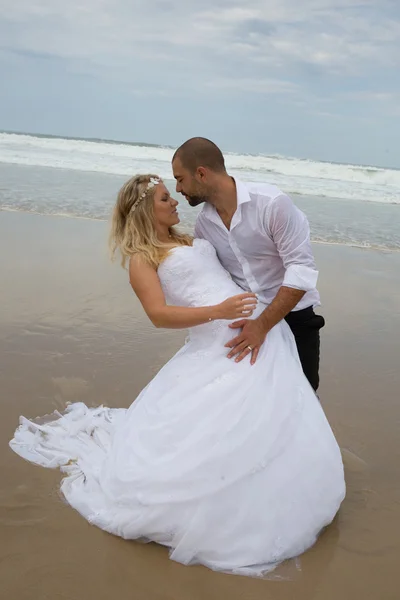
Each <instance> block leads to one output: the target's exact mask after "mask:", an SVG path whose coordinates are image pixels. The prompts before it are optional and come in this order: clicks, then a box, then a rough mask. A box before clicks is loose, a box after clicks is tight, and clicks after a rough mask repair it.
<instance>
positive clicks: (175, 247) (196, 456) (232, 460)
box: [10, 175, 345, 575]
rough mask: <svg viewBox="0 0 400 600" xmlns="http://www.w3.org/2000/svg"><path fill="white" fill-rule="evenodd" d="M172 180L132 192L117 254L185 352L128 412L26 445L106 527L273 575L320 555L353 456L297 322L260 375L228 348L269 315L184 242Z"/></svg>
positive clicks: (72, 423) (70, 420)
mask: <svg viewBox="0 0 400 600" xmlns="http://www.w3.org/2000/svg"><path fill="white" fill-rule="evenodd" d="M177 204H178V203H177V202H176V200H174V199H173V198H171V196H170V194H169V192H168V190H167V188H166V187H165V185H164V184H163V182H162V180H161V179H160V178H158V177H157V176H153V175H138V176H136V177H133V178H132V179H130V180H129V181H128V182H127V183H126V184H125V185H124V186H123V187H122V189H121V190H120V192H119V195H118V200H117V203H116V206H115V209H114V214H113V223H112V231H111V241H112V247H113V252H114V253H115V252H116V251H117V250H118V251H119V252H120V253H121V255H122V264H123V266H124V265H125V264H126V262H127V261H129V277H130V283H131V285H132V288H133V290H134V291H135V293H136V294H137V296H138V298H139V299H140V301H141V303H142V305H143V307H144V309H145V311H146V313H147V315H148V317H149V318H150V319H151V321H152V322H153V323H154V325H155V326H156V327H162V328H172V329H177V328H182V329H185V328H188V329H189V336H188V339H187V342H186V343H185V345H184V346H183V347H182V348H181V349H180V350H179V351H178V353H177V354H176V355H175V356H174V357H173V358H172V359H171V360H170V361H169V362H168V363H167V364H166V365H165V366H164V367H163V368H162V369H161V370H160V371H159V373H158V374H157V375H156V377H155V378H154V379H153V380H152V381H151V382H150V383H149V384H148V385H147V386H146V388H145V389H144V390H143V391H142V392H141V393H140V395H139V396H138V398H137V399H136V400H135V401H134V402H133V403H132V405H131V406H130V407H129V408H128V409H109V408H105V407H103V406H101V407H98V408H87V407H86V406H85V405H84V404H82V403H76V404H71V405H69V406H68V407H67V409H66V411H65V413H63V414H62V415H61V414H59V415H56V416H58V418H57V419H54V418H52V419H51V420H48V421H47V422H45V423H44V424H43V423H42V422H41V423H35V422H34V421H29V420H27V419H26V418H24V417H21V419H20V426H19V428H18V429H17V431H16V432H15V435H14V438H13V440H12V441H11V442H10V445H11V448H12V449H13V450H14V451H15V452H17V453H18V454H19V455H21V456H22V457H23V458H25V459H26V460H29V461H31V462H33V463H36V464H40V465H42V466H44V467H52V468H54V467H60V468H61V470H62V471H63V472H64V473H65V474H66V477H65V478H64V480H63V482H62V485H61V490H62V493H63V495H64V496H65V498H66V500H67V501H68V503H69V504H70V505H71V506H72V507H73V508H74V509H76V510H77V511H79V512H80V513H81V515H82V516H83V517H85V518H86V519H87V520H88V521H89V522H90V523H93V524H94V525H96V526H98V527H100V528H102V529H104V530H106V531H108V532H110V533H113V534H115V535H119V536H122V537H123V538H127V539H138V540H141V541H155V542H157V543H159V544H163V545H165V546H167V547H169V549H170V556H171V558H172V559H173V560H176V561H179V562H181V563H183V564H186V565H188V564H196V563H200V564H203V565H206V566H207V567H209V568H211V569H214V570H221V571H226V572H231V573H239V574H247V575H261V574H263V573H265V572H268V571H269V570H271V569H273V568H274V567H275V566H276V565H277V564H278V563H280V562H282V561H283V560H285V559H288V558H292V557H294V556H297V555H299V554H301V553H302V552H304V551H305V550H306V549H308V548H310V547H311V546H312V545H313V544H314V542H315V541H316V539H317V537H318V534H319V533H320V531H321V530H322V529H323V528H324V527H325V526H326V525H328V524H329V523H331V521H332V520H333V518H334V516H335V515H336V513H337V511H338V509H339V507H340V504H341V502H342V500H343V498H344V495H345V482H344V475H343V464H342V459H341V453H340V450H339V447H338V445H337V442H336V440H335V437H334V435H333V433H332V431H331V428H330V426H329V424H328V422H327V420H326V417H325V415H324V412H323V410H322V408H321V406H320V403H319V402H318V399H317V398H316V396H315V393H314V391H313V390H312V388H311V386H310V385H309V383H308V381H307V380H306V378H305V376H304V374H303V371H302V367H301V365H300V361H299V358H298V353H297V349H296V345H295V341H294V338H293V335H292V333H291V331H290V329H289V326H288V325H287V324H286V322H285V321H282V322H280V323H278V325H276V326H275V327H274V328H273V329H272V330H271V331H270V332H269V334H268V337H267V340H266V342H265V343H264V344H263V345H262V347H261V349H260V354H259V356H258V360H257V362H256V363H255V364H254V365H251V364H250V359H245V360H243V361H242V362H240V363H235V362H233V361H232V360H229V359H228V358H227V350H226V348H225V347H224V346H225V344H226V343H227V341H229V339H231V338H232V336H233V335H235V332H234V331H232V329H230V328H229V327H228V324H229V323H230V322H232V320H235V319H237V318H243V316H245V317H256V316H257V315H258V314H260V313H261V312H262V310H263V309H264V308H265V306H263V305H261V304H260V303H257V299H256V297H255V296H254V295H253V294H249V293H243V290H241V288H239V287H238V286H237V285H236V284H235V283H234V282H233V281H232V279H231V277H230V275H229V274H228V273H227V272H226V271H225V270H224V269H223V267H222V266H221V264H220V262H219V261H218V258H217V256H216V252H215V250H214V248H213V246H212V245H211V244H210V243H209V242H207V241H206V240H202V239H194V240H193V239H192V238H191V237H189V236H188V235H184V234H182V233H179V232H178V231H177V230H176V229H175V227H174V226H175V225H176V224H177V223H179V217H178V213H177Z"/></svg>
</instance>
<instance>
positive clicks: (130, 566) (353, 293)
mask: <svg viewBox="0 0 400 600" xmlns="http://www.w3.org/2000/svg"><path fill="white" fill-rule="evenodd" d="M106 238H107V225H106V224H105V223H102V222H93V221H85V220H73V219H61V218H51V217H39V216H33V215H23V214H17V213H15V214H13V213H4V212H3V213H1V212H0V276H1V287H0V298H1V313H0V383H1V386H0V394H1V406H2V419H1V421H0V435H1V446H0V469H1V481H2V485H1V490H0V537H1V541H2V543H1V547H0V598H4V599H6V598H7V599H10V600H42V599H43V600H44V599H47V598H48V599H51V600H56V599H68V600H88V599H89V598H96V600H103V599H104V600H106V599H107V600H109V598H110V597H115V598H118V600H125V599H128V598H129V599H131V598H135V599H139V600H142V599H143V600H161V599H162V600H167V599H171V600H172V599H173V600H183V599H185V600H189V599H190V600H203V599H205V598H207V600H208V599H210V600H214V599H215V600H217V599H218V600H220V599H222V598H224V599H225V598H227V599H228V598H229V599H230V600H239V599H240V600H242V599H245V600H261V599H262V600H314V599H315V600H338V599H339V598H340V599H343V600H346V599H347V598H349V599H350V598H351V599H353V598H362V599H363V600H392V599H393V600H395V599H396V600H397V599H398V598H399V597H400V593H399V591H398V577H397V572H398V568H399V564H400V443H399V426H400V408H399V390H400V374H399V363H400V360H399V346H400V341H399V340H400V253H398V254H396V253H393V254H391V253H381V252H374V251H366V250H358V249H354V248H346V247H340V246H323V245H315V255H316V258H317V262H318V267H319V269H320V284H319V288H320V291H321V294H322V297H323V304H324V306H323V308H322V309H321V312H323V314H324V316H325V317H326V320H327V325H326V327H325V329H324V330H323V336H322V367H321V388H320V396H321V401H322V404H323V407H324V409H325V411H326V414H327V416H328V418H329V421H330V423H331V425H332V427H333V429H334V432H335V434H336V437H337V439H338V441H339V444H340V446H341V448H342V450H343V456H344V462H345V468H346V480H347V487H348V490H347V497H346V500H345V501H344V503H343V506H342V508H341V510H340V513H339V515H338V517H337V518H336V520H335V522H334V523H333V524H332V525H331V526H330V527H329V528H328V529H327V530H326V531H325V532H324V533H323V534H322V536H321V537H320V539H319V540H318V542H317V543H316V545H315V546H314V547H313V548H312V549H311V550H310V551H308V552H307V553H305V554H304V555H303V556H302V557H301V558H300V559H299V560H298V561H297V567H296V565H295V564H294V563H293V562H292V563H290V564H288V565H286V566H284V567H282V569H281V570H279V572H278V574H280V575H282V576H287V577H289V579H286V580H283V581H277V580H255V579H249V578H244V577H237V576H236V577H235V576H229V575H224V574H218V573H213V572H211V571H209V570H207V569H205V568H203V567H183V566H182V565H179V564H176V563H174V562H172V561H170V560H169V559H168V553H167V551H166V550H165V549H164V548H160V547H158V546H156V545H154V544H149V545H141V544H138V543H135V542H128V541H124V540H122V539H119V538H116V537H113V536H111V535H109V534H107V533H104V532H102V531H100V530H99V529H97V528H95V527H92V526H90V525H89V524H88V523H87V522H86V521H85V520H84V519H83V518H82V517H80V516H79V515H78V514H77V513H76V512H75V511H73V510H72V509H71V508H69V507H68V506H67V505H66V504H65V503H64V502H63V500H62V499H61V498H60V496H59V493H58V487H59V482H60V479H61V477H60V473H59V472H58V471H52V470H46V469H42V468H40V467H35V466H33V465H31V464H29V463H26V462H25V461H23V460H22V459H21V458H19V457H18V456H17V455H15V454H14V453H13V452H12V451H11V450H10V449H9V448H8V440H9V439H10V438H11V437H12V435H13V432H14V429H15V428H16V426H17V424H18V418H19V416H20V415H21V414H23V415H25V416H27V417H35V416H38V415H44V414H46V413H50V412H53V411H54V410H55V409H59V410H62V409H63V408H64V406H65V403H66V402H68V401H72V402H73V401H80V400H82V401H84V402H85V403H87V404H88V405H90V406H96V405H98V404H107V405H109V406H113V407H114V406H115V407H117V406H122V407H127V406H129V404H130V403H131V402H132V401H133V399H134V398H135V396H136V395H137V393H138V392H139V391H140V389H141V388H142V387H143V386H144V385H145V384H146V383H147V382H148V381H149V380H150V378H151V377H152V376H153V375H154V374H155V373H156V372H157V370H158V369H159V368H160V367H161V365H162V364H163V363H164V362H165V361H166V360H167V359H168V358H169V357H171V356H172V355H173V353H174V352H175V351H176V350H177V349H178V348H179V347H180V345H181V344H182V342H183V339H184V336H185V334H184V332H167V331H159V330H155V329H154V328H153V327H152V326H150V325H149V323H148V322H147V319H146V317H145V315H144V313H143V311H142V309H141V307H140V305H139V304H138V302H137V300H136V299H135V297H134V295H133V293H132V292H131V290H130V287H129V284H128V282H127V278H126V276H125V275H124V273H123V271H122V270H121V269H120V268H119V267H118V265H111V264H110V263H109V262H108V259H107V248H106Z"/></svg>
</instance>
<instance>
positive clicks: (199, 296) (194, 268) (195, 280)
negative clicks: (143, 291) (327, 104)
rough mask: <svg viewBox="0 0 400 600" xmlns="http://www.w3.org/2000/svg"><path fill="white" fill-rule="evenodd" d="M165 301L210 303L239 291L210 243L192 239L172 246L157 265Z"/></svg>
mask: <svg viewBox="0 0 400 600" xmlns="http://www.w3.org/2000/svg"><path fill="white" fill-rule="evenodd" d="M158 276H159V278H160V281H161V285H162V288H163V291H164V294H165V297H166V300H167V302H168V304H172V305H175V306H210V305H212V304H218V303H220V302H223V301H224V300H226V298H229V297H230V296H234V295H235V294H241V293H243V290H242V289H241V288H240V287H239V286H238V285H237V284H236V283H234V281H232V278H231V276H230V275H229V273H228V272H227V271H226V270H225V269H224V268H223V266H222V265H221V263H220V262H219V260H218V257H217V253H216V251H215V248H214V246H212V245H211V244H210V242H208V241H207V240H203V239H198V238H196V239H195V240H194V241H193V246H178V247H177V248H174V249H173V250H172V251H171V252H170V254H169V255H168V256H167V258H166V259H165V260H164V261H163V262H162V263H161V265H160V266H159V268H158Z"/></svg>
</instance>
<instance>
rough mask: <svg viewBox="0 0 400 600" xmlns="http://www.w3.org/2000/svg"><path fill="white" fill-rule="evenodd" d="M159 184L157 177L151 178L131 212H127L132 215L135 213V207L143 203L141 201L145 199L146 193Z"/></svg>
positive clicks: (159, 180)
mask: <svg viewBox="0 0 400 600" xmlns="http://www.w3.org/2000/svg"><path fill="white" fill-rule="evenodd" d="M159 183H161V179H158V177H151V178H150V181H149V183H148V184H147V186H146V188H145V190H144V192H142V193H141V194H140V196H139V198H138V199H137V200H136V202H135V204H134V205H133V206H132V208H131V210H130V211H129V214H131V215H132V214H133V213H134V212H135V210H136V209H137V207H138V206H139V204H141V203H142V202H143V200H144V199H145V198H146V196H147V192H149V191H150V190H151V189H152V188H153V187H155V186H156V185H158V184H159Z"/></svg>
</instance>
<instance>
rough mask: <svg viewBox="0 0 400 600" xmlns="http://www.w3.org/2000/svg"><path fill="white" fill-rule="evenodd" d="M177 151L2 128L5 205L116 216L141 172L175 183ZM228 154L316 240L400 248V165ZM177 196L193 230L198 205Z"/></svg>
mask: <svg viewBox="0 0 400 600" xmlns="http://www.w3.org/2000/svg"><path fill="white" fill-rule="evenodd" d="M173 152H174V149H173V148H170V147H162V146H154V145H149V144H139V143H136V144H135V143H131V144H129V143H122V142H114V141H107V140H85V139H71V138H68V139H67V138H60V137H48V136H39V135H30V134H29V135H28V134H14V133H0V210H3V211H4V210H7V211H22V212H30V213H38V214H43V215H59V216H63V217H70V218H71V217H72V218H87V219H101V220H104V219H109V217H110V213H111V210H112V206H113V204H114V202H115V198H116V194H117V192H118V189H119V187H120V186H121V185H122V183H123V182H124V181H125V180H126V179H127V178H129V177H130V176H132V175H134V174H136V173H140V172H141V173H146V172H151V173H157V174H159V175H160V176H161V177H163V178H164V179H165V182H166V184H167V186H168V187H169V188H170V190H171V191H173V190H174V182H173V180H172V174H171V157H172V155H173ZM224 154H225V158H226V165H227V168H228V171H229V172H230V173H231V174H232V175H235V176H237V177H238V178H240V179H242V180H243V181H267V182H269V183H274V184H276V185H278V186H279V187H280V188H281V189H282V190H283V191H284V192H286V193H288V194H289V195H290V196H291V197H292V198H293V200H294V202H295V203H296V205H297V206H298V207H299V208H300V209H301V210H303V211H304V212H305V213H306V214H307V217H308V219H309V221H310V226H311V236H312V239H313V241H315V242H320V243H335V244H347V245H353V246H359V247H367V248H370V247H373V248H380V249H383V250H385V249H387V250H400V170H395V169H384V168H381V167H373V166H362V165H347V164H337V163H329V162H318V161H312V160H304V159H297V158H289V157H284V156H278V155H273V156H266V155H249V154H235V153H229V152H227V153H224ZM175 197H176V198H177V199H178V200H180V209H179V211H180V215H181V219H182V224H183V226H184V227H185V228H186V229H189V230H190V229H191V228H192V227H193V224H194V221H195V218H196V215H197V212H198V210H199V209H193V208H191V207H189V206H188V205H187V203H186V201H185V200H184V199H183V198H181V197H180V196H179V195H177V196H175Z"/></svg>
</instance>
